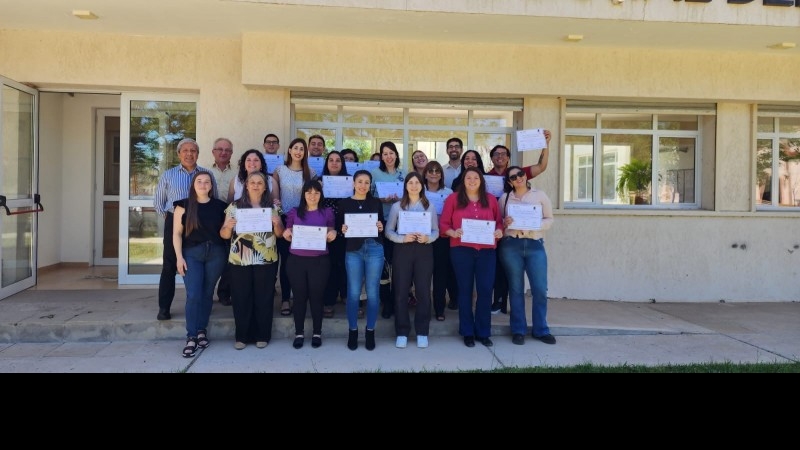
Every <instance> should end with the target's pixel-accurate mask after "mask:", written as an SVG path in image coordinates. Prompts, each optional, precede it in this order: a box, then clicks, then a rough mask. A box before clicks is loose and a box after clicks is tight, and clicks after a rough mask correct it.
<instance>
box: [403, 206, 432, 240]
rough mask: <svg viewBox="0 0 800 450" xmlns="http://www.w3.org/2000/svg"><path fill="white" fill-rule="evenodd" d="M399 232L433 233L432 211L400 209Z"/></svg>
mask: <svg viewBox="0 0 800 450" xmlns="http://www.w3.org/2000/svg"><path fill="white" fill-rule="evenodd" d="M397 233H398V234H412V233H420V234H425V235H430V234H431V213H429V212H427V211H400V214H399V215H398V216H397Z"/></svg>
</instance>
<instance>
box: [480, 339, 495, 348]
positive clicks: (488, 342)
mask: <svg viewBox="0 0 800 450" xmlns="http://www.w3.org/2000/svg"><path fill="white" fill-rule="evenodd" d="M478 342H480V343H481V344H483V346H484V347H491V346H493V345H494V342H492V340H491V339H489V338H488V337H485V338H478Z"/></svg>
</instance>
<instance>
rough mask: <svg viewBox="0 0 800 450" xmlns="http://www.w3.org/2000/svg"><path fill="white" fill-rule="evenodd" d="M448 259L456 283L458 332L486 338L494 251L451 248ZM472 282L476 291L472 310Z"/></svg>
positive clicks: (495, 257) (490, 307) (489, 327)
mask: <svg viewBox="0 0 800 450" xmlns="http://www.w3.org/2000/svg"><path fill="white" fill-rule="evenodd" d="M450 262H451V263H452V264H453V271H455V273H456V282H457V283H458V334H460V335H461V336H475V337H477V338H486V337H489V336H491V335H492V289H493V288H494V286H493V285H494V270H495V266H496V265H497V252H496V251H495V249H493V248H485V249H481V250H476V249H474V248H470V247H462V246H457V247H450ZM473 285H474V286H475V289H477V291H478V295H477V297H476V300H475V312H474V313H473V311H472V292H473Z"/></svg>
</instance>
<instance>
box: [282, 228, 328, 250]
mask: <svg viewBox="0 0 800 450" xmlns="http://www.w3.org/2000/svg"><path fill="white" fill-rule="evenodd" d="M327 235H328V228H327V227H315V226H308V225H294V226H293V227H292V246H291V248H293V249H295V250H325V248H326V245H327Z"/></svg>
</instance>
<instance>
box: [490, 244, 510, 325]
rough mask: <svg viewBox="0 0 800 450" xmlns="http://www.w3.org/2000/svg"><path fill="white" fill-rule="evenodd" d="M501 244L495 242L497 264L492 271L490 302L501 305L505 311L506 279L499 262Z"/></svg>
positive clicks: (506, 299) (501, 264)
mask: <svg viewBox="0 0 800 450" xmlns="http://www.w3.org/2000/svg"><path fill="white" fill-rule="evenodd" d="M502 242H503V241H502V239H501V240H499V241H497V263H496V264H495V271H494V296H493V297H492V300H493V302H494V303H496V304H497V305H501V306H502V308H503V310H504V311H505V310H506V308H507V304H506V302H507V301H508V278H506V270H505V269H504V268H503V261H501V260H500V246H501V245H502V244H501V243H502Z"/></svg>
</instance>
